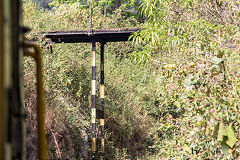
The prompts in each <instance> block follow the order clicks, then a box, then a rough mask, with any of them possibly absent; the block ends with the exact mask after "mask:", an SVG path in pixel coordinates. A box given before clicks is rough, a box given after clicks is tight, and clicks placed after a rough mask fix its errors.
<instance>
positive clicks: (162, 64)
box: [24, 0, 240, 159]
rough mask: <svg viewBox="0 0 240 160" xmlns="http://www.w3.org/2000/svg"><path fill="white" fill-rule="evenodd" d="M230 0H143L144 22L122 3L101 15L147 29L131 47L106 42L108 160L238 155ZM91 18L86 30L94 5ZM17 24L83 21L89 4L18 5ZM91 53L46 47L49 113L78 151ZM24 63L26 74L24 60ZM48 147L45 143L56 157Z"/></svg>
mask: <svg viewBox="0 0 240 160" xmlns="http://www.w3.org/2000/svg"><path fill="white" fill-rule="evenodd" d="M238 3H239V2H236V1H207V0H203V1H198V0H183V1H161V0H155V1H153V0H144V1H143V3H142V5H141V7H140V10H141V12H142V14H143V17H144V21H145V22H144V23H140V22H139V21H137V20H136V19H135V17H133V16H130V17H129V15H128V14H127V13H126V11H125V9H126V6H124V5H122V6H121V7H119V8H118V9H117V10H115V11H114V12H113V13H112V14H109V15H108V18H107V26H108V28H120V27H121V28H127V27H139V25H141V26H142V27H143V28H145V29H143V30H141V31H140V32H137V33H135V34H134V35H133V36H132V37H131V38H132V39H133V43H132V44H134V45H131V43H130V42H124V43H123V42H122V43H108V44H107V45H106V48H105V74H106V75H105V77H106V83H105V85H106V87H105V88H106V91H105V93H106V96H105V106H106V107H105V108H106V113H105V116H106V138H107V140H106V141H107V145H106V147H107V148H106V153H107V154H106V158H108V159H130V158H132V159H137V158H139V159H237V158H239V156H240V153H239V152H240V151H239V149H238V147H239V144H240V143H239V140H238V139H239V136H240V133H239V130H240V125H239V123H240V121H239V111H238V110H239V94H240V93H239V87H240V86H239V82H240V80H239V72H240V70H239V63H240V62H239V59H240V56H239V54H238V53H239V47H238V46H239V42H240V38H239V37H240V34H239V26H238V25H237V23H236V22H237V21H238V20H239V13H238V11H236V8H237V5H238ZM219 11H221V13H225V14H217V13H218V12H219ZM213 13H216V14H215V17H214V18H213V17H212V14H213ZM93 20H94V24H95V25H94V28H98V29H99V28H103V26H104V25H103V24H104V18H103V16H102V8H101V7H98V6H97V7H96V8H94V15H93ZM24 23H25V25H27V26H29V27H30V28H32V32H31V33H30V34H29V35H27V37H29V38H32V37H34V35H35V34H36V33H39V32H40V31H48V30H69V29H71V30H79V29H88V26H89V10H88V8H85V7H84V6H82V5H80V4H79V3H72V4H60V5H59V6H58V7H55V8H53V9H52V10H50V11H43V10H36V9H35V8H34V5H33V4H32V3H26V4H25V5H24ZM97 49H98V50H99V46H98V45H97ZM90 52H91V46H90V45H88V44H54V45H53V53H52V54H49V53H48V51H47V50H44V67H45V88H46V92H47V97H48V98H47V104H48V105H49V108H52V109H53V110H56V111H59V112H57V113H58V114H59V115H55V116H54V117H56V119H57V120H56V121H57V122H61V123H64V125H65V127H66V128H68V130H69V134H71V135H72V136H70V139H72V141H73V139H74V141H73V142H72V141H71V143H70V144H72V143H73V144H74V149H75V152H77V153H82V152H84V150H83V148H84V147H82V146H83V144H84V143H85V141H84V138H83V136H82V135H83V134H82V133H83V131H85V133H86V132H90V123H89V119H90V115H89V113H90V107H89V106H90V105H89V96H90V90H91V89H90V80H91V79H90V75H91V71H90V68H91V65H90V64H91V63H90V61H91V53H90ZM98 62H99V56H97V66H99V63H98ZM25 65H26V69H25V70H26V72H25V77H28V76H29V75H28V74H27V73H29V72H30V71H31V68H32V64H31V63H30V64H29V62H28V61H25ZM28 71H29V72H28ZM99 73H100V72H99V68H98V69H97V75H98V76H97V80H99ZM26 80H28V79H27V78H26ZM30 80H31V79H29V82H28V83H27V85H30V84H31V83H32V82H31V81H30ZM97 83H98V84H97V86H99V82H97ZM26 87H27V86H26ZM27 88H28V89H29V88H31V87H29V86H28V87H27ZM97 95H99V93H97ZM98 103H99V102H98ZM97 107H99V105H98V106H97ZM58 116H60V117H61V118H57V117H58ZM53 126H54V124H52V127H53ZM53 128H54V127H53ZM54 130H55V131H56V133H58V132H59V130H58V129H57V127H55V128H54ZM65 134H66V133H65ZM88 134H89V135H90V133H88ZM78 135H81V136H80V137H79V136H78ZM76 137H78V139H76ZM214 137H215V138H214ZM87 138H88V137H87ZM60 140H61V138H58V139H57V142H58V144H61V145H62V146H64V145H63V144H62V143H60ZM53 146H54V145H53ZM60 148H61V147H60ZM56 151H57V150H56V149H55V148H54V147H53V148H52V149H51V152H52V155H53V157H58V158H59V155H58V154H57V153H58V152H56ZM55 152H56V153H55ZM61 152H62V153H67V152H66V150H64V149H61ZM75 152H73V151H72V153H75ZM63 155H64V154H62V157H61V158H64V156H63ZM80 157H82V155H76V154H72V158H80ZM65 158H66V157H65ZM67 158H69V157H67Z"/></svg>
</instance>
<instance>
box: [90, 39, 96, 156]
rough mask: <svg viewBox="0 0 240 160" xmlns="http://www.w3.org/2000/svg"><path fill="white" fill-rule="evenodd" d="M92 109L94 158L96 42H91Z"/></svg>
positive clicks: (94, 150) (93, 154)
mask: <svg viewBox="0 0 240 160" xmlns="http://www.w3.org/2000/svg"><path fill="white" fill-rule="evenodd" d="M91 104H92V111H91V123H92V159H95V155H96V150H97V147H96V136H97V134H96V42H95V41H93V42H92V102H91Z"/></svg>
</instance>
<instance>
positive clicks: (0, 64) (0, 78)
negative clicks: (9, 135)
mask: <svg viewBox="0 0 240 160" xmlns="http://www.w3.org/2000/svg"><path fill="white" fill-rule="evenodd" d="M3 89H4V87H3V1H2V0H0V159H3V132H2V131H4V128H3V106H4V101H3V100H4V98H3V96H4V90H3Z"/></svg>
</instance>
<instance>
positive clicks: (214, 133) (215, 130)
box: [213, 123, 219, 138]
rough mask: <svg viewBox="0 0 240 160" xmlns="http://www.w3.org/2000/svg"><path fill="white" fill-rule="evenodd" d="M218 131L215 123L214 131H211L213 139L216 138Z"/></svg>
mask: <svg viewBox="0 0 240 160" xmlns="http://www.w3.org/2000/svg"><path fill="white" fill-rule="evenodd" d="M218 130H219V123H217V125H216V126H214V130H213V138H216V137H217V134H218Z"/></svg>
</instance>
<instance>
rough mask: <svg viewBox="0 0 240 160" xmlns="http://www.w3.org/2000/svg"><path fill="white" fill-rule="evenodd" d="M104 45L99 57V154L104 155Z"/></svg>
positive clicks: (103, 43) (102, 44)
mask: <svg viewBox="0 0 240 160" xmlns="http://www.w3.org/2000/svg"><path fill="white" fill-rule="evenodd" d="M104 45H105V42H101V57H100V70H101V74H100V109H101V112H102V114H101V117H100V130H101V152H102V154H103V153H104Z"/></svg>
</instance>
